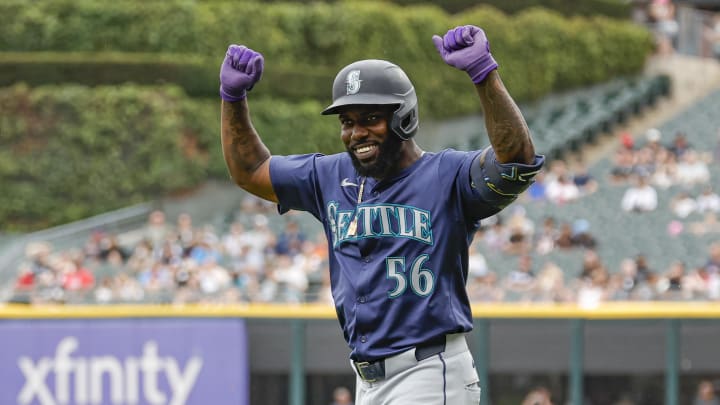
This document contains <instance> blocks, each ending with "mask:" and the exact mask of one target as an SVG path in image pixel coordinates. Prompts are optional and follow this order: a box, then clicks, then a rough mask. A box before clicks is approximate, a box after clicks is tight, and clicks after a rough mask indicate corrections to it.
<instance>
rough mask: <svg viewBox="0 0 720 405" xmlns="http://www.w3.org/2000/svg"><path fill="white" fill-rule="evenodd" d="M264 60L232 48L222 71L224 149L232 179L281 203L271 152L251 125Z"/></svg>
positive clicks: (253, 52) (242, 186)
mask: <svg viewBox="0 0 720 405" xmlns="http://www.w3.org/2000/svg"><path fill="white" fill-rule="evenodd" d="M263 64H264V60H263V56H262V55H261V54H260V53H259V52H256V51H253V50H252V49H249V48H247V47H245V46H240V45H230V47H228V50H227V53H226V54H225V59H224V60H223V63H222V66H221V68H220V97H221V98H222V100H223V101H222V110H221V138H222V149H223V155H224V157H225V163H226V164H227V167H228V170H229V171H230V176H232V178H233V180H234V181H235V183H236V184H237V185H238V186H240V187H241V188H243V189H245V190H247V191H248V192H250V193H253V194H255V195H257V196H259V197H261V198H264V199H266V200H270V201H273V202H277V196H276V195H275V192H274V191H273V188H272V183H271V182H270V151H269V150H268V148H267V147H266V146H265V144H263V142H262V140H261V139H260V136H259V135H258V133H257V131H256V130H255V128H254V127H253V125H252V122H251V121H250V110H249V108H248V103H247V92H248V91H249V90H250V89H252V87H253V86H254V85H255V83H257V82H258V81H259V80H260V78H261V77H262V72H263Z"/></svg>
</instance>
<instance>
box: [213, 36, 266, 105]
mask: <svg viewBox="0 0 720 405" xmlns="http://www.w3.org/2000/svg"><path fill="white" fill-rule="evenodd" d="M264 63H265V62H264V59H263V56H262V54H260V52H255V51H253V50H252V49H250V48H248V47H246V46H242V45H230V46H229V47H228V50H227V53H225V60H223V63H222V66H221V67H220V97H222V99H223V100H225V101H230V102H235V101H240V100H242V99H244V98H245V97H247V91H248V90H250V89H252V88H253V86H254V85H255V83H257V82H258V81H259V80H260V77H262V72H263V64H264Z"/></svg>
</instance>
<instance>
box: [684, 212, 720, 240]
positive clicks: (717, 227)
mask: <svg viewBox="0 0 720 405" xmlns="http://www.w3.org/2000/svg"><path fill="white" fill-rule="evenodd" d="M690 232H692V233H693V234H695V235H700V236H702V235H705V234H708V233H718V232H720V220H718V217H717V214H716V213H714V212H708V213H706V214H705V215H704V216H703V219H702V221H696V222H692V223H690Z"/></svg>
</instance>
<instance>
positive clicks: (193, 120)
mask: <svg viewBox="0 0 720 405" xmlns="http://www.w3.org/2000/svg"><path fill="white" fill-rule="evenodd" d="M321 107H322V105H321V104H319V103H317V102H313V101H304V102H301V103H297V104H290V103H283V102H277V101H275V100H267V99H257V100H254V101H253V107H252V109H253V117H254V123H255V126H256V127H257V128H258V130H259V131H260V132H261V133H262V134H263V137H264V139H265V141H266V143H267V144H268V146H269V147H270V148H271V149H272V150H273V152H275V153H279V154H289V153H299V152H313V151H316V150H320V151H323V152H326V153H329V152H334V151H337V150H340V148H341V142H340V140H339V136H338V134H339V132H338V127H337V122H336V121H335V120H334V119H333V118H332V117H325V116H320V115H319V114H318V111H319V110H320V109H321ZM289 128H292V131H290V130H289ZM219 134H220V118H219V102H218V101H215V100H213V101H197V100H190V99H188V97H187V96H186V95H184V94H183V92H182V91H181V90H180V89H179V88H177V87H172V86H170V87H167V86H165V87H154V88H147V87H138V86H133V85H124V86H103V87H97V88H88V87H84V86H43V87H38V88H36V89H30V88H28V87H27V86H26V85H15V86H12V87H8V88H4V89H0V144H2V145H3V147H2V148H0V190H2V192H1V193H0V228H2V229H20V230H29V229H36V228H42V227H47V226H51V225H56V224H60V223H65V222H68V221H72V220H76V219H80V218H84V217H87V216H90V215H93V214H98V213H101V212H105V211H108V210H112V209H115V208H119V207H124V206H128V205H130V204H133V203H137V202H140V201H147V200H149V199H152V198H154V197H158V196H161V195H166V194H167V193H171V192H174V191H179V190H183V189H188V188H192V187H195V186H196V185H198V184H199V183H201V182H202V181H204V180H205V179H207V178H208V177H220V178H228V175H227V170H226V168H225V164H224V161H223V158H222V150H221V148H220V140H219Z"/></svg>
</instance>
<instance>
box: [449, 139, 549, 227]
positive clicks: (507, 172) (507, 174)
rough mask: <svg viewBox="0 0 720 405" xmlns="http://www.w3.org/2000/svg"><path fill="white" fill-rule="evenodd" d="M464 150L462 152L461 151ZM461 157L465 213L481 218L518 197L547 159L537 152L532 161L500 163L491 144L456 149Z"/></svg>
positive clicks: (459, 187) (457, 181) (460, 180)
mask: <svg viewBox="0 0 720 405" xmlns="http://www.w3.org/2000/svg"><path fill="white" fill-rule="evenodd" d="M460 153H462V154H460ZM451 156H453V158H452V159H451V160H455V159H458V158H459V159H460V161H459V162H458V164H459V166H458V170H457V173H456V174H455V187H456V189H457V191H458V193H459V198H460V200H461V201H462V204H463V211H464V214H465V217H466V218H468V219H473V220H480V219H483V218H487V217H489V216H491V215H494V214H496V213H497V212H499V211H501V210H502V209H503V208H505V207H506V206H508V205H509V204H510V203H512V202H513V201H515V200H516V199H517V197H518V195H520V193H522V192H523V191H524V190H525V189H527V188H528V187H529V186H530V184H532V183H533V177H534V176H535V175H536V174H537V173H538V172H539V170H540V168H541V167H542V165H543V164H544V162H545V158H544V157H543V156H540V155H537V156H535V161H534V162H533V163H532V164H529V165H528V164H521V163H499V162H498V161H497V159H496V158H495V152H494V151H493V150H492V148H491V147H488V148H486V149H483V150H480V151H474V152H454V153H452V154H451Z"/></svg>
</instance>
